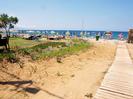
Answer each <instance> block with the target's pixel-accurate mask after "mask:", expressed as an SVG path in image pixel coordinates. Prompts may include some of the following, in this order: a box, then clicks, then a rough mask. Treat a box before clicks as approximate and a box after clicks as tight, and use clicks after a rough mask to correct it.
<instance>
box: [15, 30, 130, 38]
mask: <svg viewBox="0 0 133 99" xmlns="http://www.w3.org/2000/svg"><path fill="white" fill-rule="evenodd" d="M67 31H69V33H70V36H75V35H76V36H78V37H81V32H83V33H82V35H83V36H85V37H88V38H89V37H95V36H96V33H100V37H101V38H102V37H103V36H104V33H105V31H81V30H19V31H18V33H24V34H31V35H39V34H40V35H53V34H54V35H57V34H58V35H63V36H65V35H66V32H67ZM111 32H112V39H118V35H119V34H120V33H122V34H123V38H124V39H127V37H128V32H125V31H111Z"/></svg>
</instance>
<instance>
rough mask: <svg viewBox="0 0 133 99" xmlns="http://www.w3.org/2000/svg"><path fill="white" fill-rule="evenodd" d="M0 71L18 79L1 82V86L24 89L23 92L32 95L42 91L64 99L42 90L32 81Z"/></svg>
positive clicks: (61, 98) (60, 98)
mask: <svg viewBox="0 0 133 99" xmlns="http://www.w3.org/2000/svg"><path fill="white" fill-rule="evenodd" d="M0 71H2V72H4V73H6V74H8V75H9V76H11V77H13V78H16V79H17V80H18V81H0V85H13V86H15V87H16V89H19V88H22V90H24V91H26V92H28V93H31V94H37V93H38V92H39V91H40V90H41V91H43V92H45V93H47V94H49V95H51V96H53V97H56V98H59V99H64V98H63V97H61V96H58V95H56V94H54V93H52V92H50V91H48V90H45V89H42V88H40V87H38V86H37V85H36V84H34V82H33V81H32V80H22V79H21V78H19V77H17V76H16V75H14V74H11V73H9V72H7V71H5V70H2V69H0Z"/></svg>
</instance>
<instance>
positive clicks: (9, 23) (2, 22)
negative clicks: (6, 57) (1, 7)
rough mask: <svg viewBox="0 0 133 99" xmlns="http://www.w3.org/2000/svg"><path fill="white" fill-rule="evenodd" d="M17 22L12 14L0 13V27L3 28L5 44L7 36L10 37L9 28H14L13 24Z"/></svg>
mask: <svg viewBox="0 0 133 99" xmlns="http://www.w3.org/2000/svg"><path fill="white" fill-rule="evenodd" d="M17 23H18V18H17V17H13V16H10V17H9V16H8V15H7V14H1V15H0V28H1V29H3V30H4V31H5V33H6V36H7V44H8V47H9V49H10V46H9V37H10V30H11V29H13V28H14V25H16V24H17Z"/></svg>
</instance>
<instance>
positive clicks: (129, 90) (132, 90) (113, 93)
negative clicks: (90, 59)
mask: <svg viewBox="0 0 133 99" xmlns="http://www.w3.org/2000/svg"><path fill="white" fill-rule="evenodd" d="M93 99H133V63H132V60H131V58H130V56H129V53H128V50H127V47H126V44H124V43H120V44H119V45H118V48H117V52H116V57H115V60H114V62H113V64H112V66H111V67H110V69H109V71H108V72H107V74H106V75H105V77H104V79H103V82H102V84H101V86H100V87H99V89H98V90H97V92H96V95H95V96H94V98H93Z"/></svg>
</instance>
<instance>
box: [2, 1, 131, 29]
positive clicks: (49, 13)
mask: <svg viewBox="0 0 133 99" xmlns="http://www.w3.org/2000/svg"><path fill="white" fill-rule="evenodd" d="M132 4H133V0H0V13H7V14H9V15H13V16H17V17H18V18H19V23H18V25H17V27H23V28H28V29H87V30H121V31H127V30H128V29H129V28H132V27H133V12H132V11H133V6H132Z"/></svg>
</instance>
